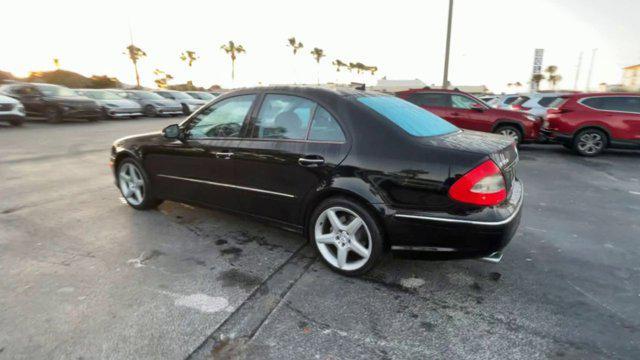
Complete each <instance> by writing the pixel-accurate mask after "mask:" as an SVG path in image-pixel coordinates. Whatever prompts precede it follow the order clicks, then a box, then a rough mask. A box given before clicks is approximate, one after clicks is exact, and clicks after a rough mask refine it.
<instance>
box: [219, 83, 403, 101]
mask: <svg viewBox="0 0 640 360" xmlns="http://www.w3.org/2000/svg"><path fill="white" fill-rule="evenodd" d="M270 91H273V92H278V91H281V92H289V93H293V94H295V93H297V94H300V95H307V96H327V95H328V96H338V97H342V98H355V97H361V96H372V95H374V96H390V95H389V94H385V93H381V92H377V91H366V90H356V89H351V88H335V89H334V88H330V87H326V86H308V85H299V86H298V85H288V86H261V87H251V88H243V89H238V90H234V91H230V92H226V93H224V94H223V95H225V96H226V95H228V94H244V93H256V92H270Z"/></svg>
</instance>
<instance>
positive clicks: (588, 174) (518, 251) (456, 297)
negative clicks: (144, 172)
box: [0, 118, 640, 359]
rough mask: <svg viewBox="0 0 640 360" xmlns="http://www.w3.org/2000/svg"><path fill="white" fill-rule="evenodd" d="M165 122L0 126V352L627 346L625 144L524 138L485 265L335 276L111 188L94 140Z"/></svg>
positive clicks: (456, 354) (636, 277)
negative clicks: (515, 180) (595, 145)
mask: <svg viewBox="0 0 640 360" xmlns="http://www.w3.org/2000/svg"><path fill="white" fill-rule="evenodd" d="M178 121H179V119H175V118H174V119H166V118H165V119H139V120H122V121H101V122H98V123H81V122H74V123H62V124H44V123H37V122H30V123H27V124H25V126H24V127H23V128H10V127H0V274H1V275H2V276H0V359H132V358H141V359H158V358H170V359H176V358H193V359H201V358H211V357H214V358H248V359H253V358H273V359H306V358H313V359H316V358H317V359H404V358H447V359H449V358H473V359H516V358H523V359H542V358H552V359H599V358H602V359H618V358H620V359H623V358H624V359H638V358H640V243H639V240H640V221H639V218H640V216H639V215H640V152H625V151H617V152H607V153H606V154H604V155H603V156H600V157H598V158H581V157H577V156H575V155H573V154H571V153H569V152H568V151H567V150H565V149H564V148H562V147H560V146H550V145H525V146H523V147H522V148H521V153H520V158H521V162H520V167H519V176H520V178H521V179H522V180H523V182H524V184H525V191H526V202H525V205H524V214H523V218H522V222H521V225H520V228H519V231H518V233H517V234H516V236H515V238H514V239H513V240H512V242H511V244H510V246H509V247H508V248H507V249H506V251H505V257H504V258H503V260H502V262H501V263H500V264H497V265H494V264H488V263H483V262H479V261H475V260H465V261H450V262H443V261H431V262H427V261H413V260H403V259H395V258H388V259H386V260H385V261H384V262H383V264H382V266H380V267H378V268H377V269H375V270H374V271H373V272H372V273H370V274H368V275H367V276H366V277H364V278H345V277H341V276H339V275H337V274H334V273H332V272H331V271H329V270H328V269H327V268H326V267H325V266H323V265H322V263H321V262H320V261H319V260H318V259H317V258H316V257H315V254H314V253H313V251H310V248H309V246H306V244H305V242H304V241H303V239H302V238H301V237H300V236H298V235H296V234H293V233H288V232H285V231H284V230H280V229H277V228H273V227H270V226H267V225H265V224H263V223H258V222H255V221H253V220H251V219H246V218H242V217H237V216H233V215H228V214H224V213H221V212H218V211H211V210H205V209H198V208H193V207H190V206H186V205H182V204H178V203H173V202H166V203H164V204H163V205H162V206H160V208H159V209H158V210H154V211H147V212H140V211H136V210H133V209H131V208H130V207H128V206H126V205H125V204H123V201H122V200H121V199H120V196H119V195H120V194H119V192H118V190H117V189H116V187H115V186H114V185H113V179H112V175H111V171H110V169H109V167H108V166H107V162H108V152H109V146H110V144H111V143H112V142H113V140H115V139H116V138H118V137H121V136H125V135H129V134H135V133H141V132H149V131H155V130H159V129H161V128H162V127H164V126H166V125H168V124H170V123H173V122H178Z"/></svg>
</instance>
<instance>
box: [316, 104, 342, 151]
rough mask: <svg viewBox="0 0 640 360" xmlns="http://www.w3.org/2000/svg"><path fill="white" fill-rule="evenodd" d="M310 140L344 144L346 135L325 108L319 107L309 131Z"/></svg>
mask: <svg viewBox="0 0 640 360" xmlns="http://www.w3.org/2000/svg"><path fill="white" fill-rule="evenodd" d="M309 140H312V141H334V142H344V141H345V138H344V134H343V133H342V129H341V128H340V125H338V122H337V121H336V119H334V118H333V116H331V114H329V112H328V111H327V110H325V109H324V108H323V107H321V106H318V107H317V109H316V113H315V115H314V116H313V121H312V122H311V129H309Z"/></svg>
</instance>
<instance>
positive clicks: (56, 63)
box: [53, 58, 60, 70]
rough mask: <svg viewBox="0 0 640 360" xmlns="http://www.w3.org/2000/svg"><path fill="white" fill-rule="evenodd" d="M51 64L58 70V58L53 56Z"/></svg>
mask: <svg viewBox="0 0 640 360" xmlns="http://www.w3.org/2000/svg"><path fill="white" fill-rule="evenodd" d="M53 66H55V67H56V70H60V59H58V58H53Z"/></svg>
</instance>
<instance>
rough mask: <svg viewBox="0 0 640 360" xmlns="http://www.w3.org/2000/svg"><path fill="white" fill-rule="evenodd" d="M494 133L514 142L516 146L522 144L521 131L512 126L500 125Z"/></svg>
mask: <svg viewBox="0 0 640 360" xmlns="http://www.w3.org/2000/svg"><path fill="white" fill-rule="evenodd" d="M494 133H496V134H500V135H503V136H506V137H508V138H510V139H512V140H513V141H515V143H516V144H520V143H521V142H522V131H520V129H518V128H517V127H515V126H512V125H501V126H499V127H497V128H496V130H495V131H494Z"/></svg>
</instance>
